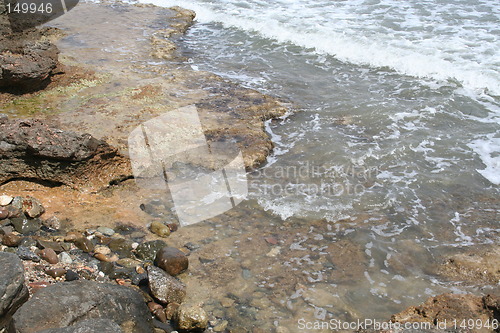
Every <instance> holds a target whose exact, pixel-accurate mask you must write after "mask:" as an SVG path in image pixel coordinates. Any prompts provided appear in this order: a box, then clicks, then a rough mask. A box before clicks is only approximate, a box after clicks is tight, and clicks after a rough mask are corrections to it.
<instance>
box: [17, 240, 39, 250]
mask: <svg viewBox="0 0 500 333" xmlns="http://www.w3.org/2000/svg"><path fill="white" fill-rule="evenodd" d="M19 246H24V247H26V248H28V249H29V248H30V247H32V246H35V247H36V240H34V239H33V238H31V237H24V238H23V239H21V242H20V243H19Z"/></svg>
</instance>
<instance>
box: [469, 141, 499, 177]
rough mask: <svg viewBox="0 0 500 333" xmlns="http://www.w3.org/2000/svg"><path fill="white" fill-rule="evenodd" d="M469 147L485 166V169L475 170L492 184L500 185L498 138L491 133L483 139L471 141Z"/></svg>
mask: <svg viewBox="0 0 500 333" xmlns="http://www.w3.org/2000/svg"><path fill="white" fill-rule="evenodd" d="M469 147H470V148H472V149H473V150H474V151H475V152H476V153H477V154H478V155H479V157H480V158H481V161H482V162H483V163H484V165H485V166H486V168H485V169H483V170H477V172H479V173H480V174H481V175H482V176H483V177H484V178H486V179H488V180H489V181H490V182H491V183H492V184H495V185H500V138H497V137H494V134H491V135H488V136H487V138H485V139H477V140H474V141H472V142H471V143H470V144H469Z"/></svg>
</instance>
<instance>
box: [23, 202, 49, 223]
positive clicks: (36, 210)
mask: <svg viewBox="0 0 500 333" xmlns="http://www.w3.org/2000/svg"><path fill="white" fill-rule="evenodd" d="M22 210H23V212H24V213H25V214H26V215H28V216H29V217H31V218H36V217H39V216H40V215H42V214H43V213H45V208H43V206H42V204H41V203H40V201H38V200H37V199H35V198H33V197H27V198H26V199H24V200H23V201H22Z"/></svg>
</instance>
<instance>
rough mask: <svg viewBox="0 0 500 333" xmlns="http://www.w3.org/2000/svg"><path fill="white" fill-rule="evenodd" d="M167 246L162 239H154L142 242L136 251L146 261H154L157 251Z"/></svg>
mask: <svg viewBox="0 0 500 333" xmlns="http://www.w3.org/2000/svg"><path fill="white" fill-rule="evenodd" d="M166 246H167V243H165V242H164V241H162V240H154V241H149V242H144V243H142V244H140V245H139V246H138V247H137V249H136V250H135V251H136V254H137V257H138V258H139V259H141V260H145V261H153V260H155V258H156V253H157V252H158V251H159V250H160V249H162V248H164V247H166Z"/></svg>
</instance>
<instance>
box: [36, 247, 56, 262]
mask: <svg viewBox="0 0 500 333" xmlns="http://www.w3.org/2000/svg"><path fill="white" fill-rule="evenodd" d="M38 255H39V256H40V258H42V259H43V260H45V261H47V262H48V263H49V264H52V265H54V264H57V263H58V262H59V258H58V257H57V254H56V251H54V250H52V249H43V250H40V251H39V252H38Z"/></svg>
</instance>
